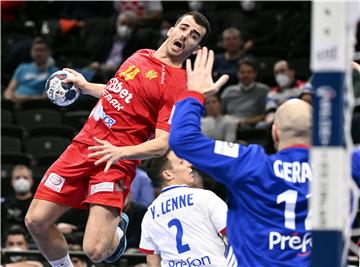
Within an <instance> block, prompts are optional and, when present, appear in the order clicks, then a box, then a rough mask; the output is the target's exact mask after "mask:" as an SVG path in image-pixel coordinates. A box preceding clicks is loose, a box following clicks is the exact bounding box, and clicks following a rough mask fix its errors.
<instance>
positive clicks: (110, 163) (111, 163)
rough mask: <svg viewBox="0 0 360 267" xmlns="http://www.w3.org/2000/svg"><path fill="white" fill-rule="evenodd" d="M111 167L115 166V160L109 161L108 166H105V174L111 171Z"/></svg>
mask: <svg viewBox="0 0 360 267" xmlns="http://www.w3.org/2000/svg"><path fill="white" fill-rule="evenodd" d="M111 165H113V160H108V161H107V162H106V166H105V170H104V172H107V171H108V170H109V169H110V167H111Z"/></svg>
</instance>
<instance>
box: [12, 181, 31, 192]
mask: <svg viewBox="0 0 360 267" xmlns="http://www.w3.org/2000/svg"><path fill="white" fill-rule="evenodd" d="M30 188H31V184H30V181H29V180H28V179H26V178H24V177H20V178H19V179H17V180H16V181H15V182H14V190H15V192H16V193H20V194H21V193H27V192H29V191H30Z"/></svg>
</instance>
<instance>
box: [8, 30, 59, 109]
mask: <svg viewBox="0 0 360 267" xmlns="http://www.w3.org/2000/svg"><path fill="white" fill-rule="evenodd" d="M31 57H32V59H33V62H32V63H23V64H20V65H19V66H18V67H17V68H16V70H15V73H14V74H13V77H12V78H11V80H10V83H9V85H8V86H7V87H6V89H5V92H4V98H5V99H7V100H10V101H13V102H15V103H21V102H24V101H28V100H34V99H44V98H46V94H45V91H44V88H45V83H46V79H47V78H48V77H49V76H50V75H51V74H52V73H53V72H55V71H57V68H56V67H55V63H54V60H53V59H52V58H51V56H50V47H49V45H48V43H47V42H46V41H45V40H44V39H43V38H41V37H37V38H35V39H34V40H33V43H32V47H31Z"/></svg>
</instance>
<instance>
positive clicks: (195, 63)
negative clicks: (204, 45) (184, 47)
mask: <svg viewBox="0 0 360 267" xmlns="http://www.w3.org/2000/svg"><path fill="white" fill-rule="evenodd" d="M201 58H202V49H199V50H198V51H197V53H196V58H195V62H194V70H195V69H197V68H198V67H199V66H200V63H201Z"/></svg>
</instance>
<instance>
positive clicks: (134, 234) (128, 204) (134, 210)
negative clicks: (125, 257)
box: [124, 192, 147, 251]
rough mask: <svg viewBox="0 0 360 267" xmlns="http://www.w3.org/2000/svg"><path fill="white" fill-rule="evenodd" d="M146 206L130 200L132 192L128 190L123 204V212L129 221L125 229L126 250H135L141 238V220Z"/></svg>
mask: <svg viewBox="0 0 360 267" xmlns="http://www.w3.org/2000/svg"><path fill="white" fill-rule="evenodd" d="M146 210H147V207H145V206H143V205H141V204H138V203H135V202H134V201H133V200H132V193H131V192H129V194H128V196H127V198H126V201H125V206H124V212H125V213H126V214H127V215H128V216H129V221H130V222H131V223H130V224H129V226H128V228H127V231H126V239H127V250H129V249H130V250H129V251H133V250H134V249H135V250H136V251H137V249H138V248H139V244H140V238H141V221H142V218H143V217H144V215H145V213H146Z"/></svg>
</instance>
